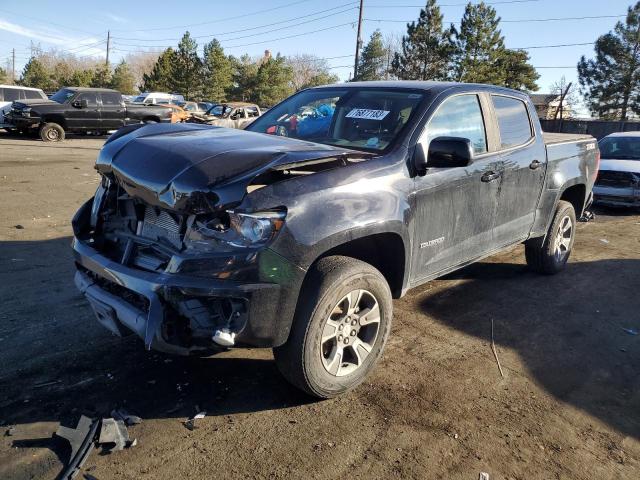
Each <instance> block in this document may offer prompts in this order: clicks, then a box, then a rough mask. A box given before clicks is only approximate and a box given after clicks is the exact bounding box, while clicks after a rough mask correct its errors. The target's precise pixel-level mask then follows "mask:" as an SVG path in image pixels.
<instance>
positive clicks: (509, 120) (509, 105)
mask: <svg viewBox="0 0 640 480" xmlns="http://www.w3.org/2000/svg"><path fill="white" fill-rule="evenodd" d="M491 101H492V106H493V108H494V110H495V119H496V123H497V130H498V132H499V137H500V139H499V143H500V152H501V153H500V155H501V159H502V162H503V164H504V172H503V175H502V184H501V186H500V195H499V198H498V209H497V212H496V221H495V240H496V244H497V246H503V245H508V244H510V243H514V242H517V241H519V240H523V239H524V238H526V237H527V236H528V235H529V231H530V230H531V227H532V226H533V221H534V218H535V212H536V207H537V205H538V200H539V198H540V193H541V192H542V186H543V182H544V176H545V171H546V166H547V165H546V162H547V153H546V149H545V147H544V142H543V141H542V138H538V135H539V134H538V132H536V130H535V128H534V123H533V121H532V117H531V115H532V114H534V113H533V111H530V109H529V108H528V105H527V103H525V102H524V101H523V100H521V99H519V98H516V97H511V96H508V95H502V94H500V95H495V94H492V95H491Z"/></svg>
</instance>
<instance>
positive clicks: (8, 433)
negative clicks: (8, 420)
mask: <svg viewBox="0 0 640 480" xmlns="http://www.w3.org/2000/svg"><path fill="white" fill-rule="evenodd" d="M14 433H16V427H9V428H7V430H6V431H5V432H4V436H5V437H12V436H13V434H14Z"/></svg>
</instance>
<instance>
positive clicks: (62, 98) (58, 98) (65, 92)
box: [49, 88, 76, 103]
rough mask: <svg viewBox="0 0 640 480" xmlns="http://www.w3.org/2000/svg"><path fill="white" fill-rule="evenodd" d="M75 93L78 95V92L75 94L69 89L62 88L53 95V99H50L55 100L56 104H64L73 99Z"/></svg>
mask: <svg viewBox="0 0 640 480" xmlns="http://www.w3.org/2000/svg"><path fill="white" fill-rule="evenodd" d="M74 93H76V92H74V91H73V90H69V89H66V88H61V89H60V90H58V91H57V92H56V93H54V94H53V95H51V97H50V98H49V99H50V100H53V101H54V102H58V103H64V102H66V101H67V100H68V99H69V98H71V97H73V94H74Z"/></svg>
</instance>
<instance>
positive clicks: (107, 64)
mask: <svg viewBox="0 0 640 480" xmlns="http://www.w3.org/2000/svg"><path fill="white" fill-rule="evenodd" d="M110 48H111V31H110V30H107V61H106V62H105V65H106V66H107V68H109V49H110Z"/></svg>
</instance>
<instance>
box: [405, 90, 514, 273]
mask: <svg viewBox="0 0 640 480" xmlns="http://www.w3.org/2000/svg"><path fill="white" fill-rule="evenodd" d="M487 117H488V115H486V112H484V111H483V107H482V103H481V101H480V97H479V96H478V95H476V94H462V95H455V96H452V97H449V98H447V99H445V100H444V102H443V103H442V104H441V105H440V106H439V107H438V109H437V110H436V112H435V113H434V114H433V116H432V117H431V119H430V120H429V121H428V123H427V125H426V127H425V130H424V131H423V133H422V135H421V137H420V139H419V140H418V141H419V142H420V143H422V145H423V146H424V149H425V152H427V151H428V146H429V143H430V141H431V140H432V139H434V138H437V137H459V138H467V139H469V140H470V141H471V143H472V145H473V148H474V160H473V162H472V163H471V165H469V166H467V167H457V168H430V169H428V170H427V173H426V174H425V175H424V176H417V177H415V218H414V222H413V224H414V233H413V234H414V247H413V259H412V264H413V265H412V283H414V284H416V283H420V281H421V280H422V279H425V278H427V277H432V276H435V275H436V274H438V273H439V272H442V271H444V270H446V269H448V268H450V267H453V266H456V265H460V264H461V263H464V262H466V261H468V260H472V259H475V258H478V257H480V256H482V255H483V254H485V253H488V252H490V251H491V250H492V249H493V248H494V238H493V232H492V229H493V224H494V218H495V212H496V205H497V200H498V193H499V186H500V177H501V173H502V168H503V166H502V161H501V159H500V155H499V154H495V153H489V149H488V142H487V133H486V128H485V123H486V121H485V119H486V118H487Z"/></svg>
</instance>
